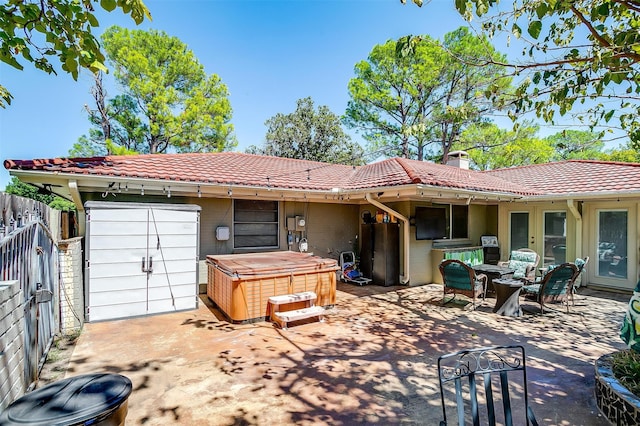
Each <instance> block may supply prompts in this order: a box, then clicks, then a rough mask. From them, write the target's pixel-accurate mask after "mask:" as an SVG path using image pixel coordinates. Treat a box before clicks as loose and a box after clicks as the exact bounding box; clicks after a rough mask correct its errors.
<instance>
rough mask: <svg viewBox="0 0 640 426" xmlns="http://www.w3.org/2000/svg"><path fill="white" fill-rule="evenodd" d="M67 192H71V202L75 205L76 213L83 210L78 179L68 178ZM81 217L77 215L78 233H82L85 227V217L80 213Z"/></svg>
mask: <svg viewBox="0 0 640 426" xmlns="http://www.w3.org/2000/svg"><path fill="white" fill-rule="evenodd" d="M68 186H69V193H70V194H71V199H72V200H73V204H74V205H75V206H76V209H77V210H78V213H80V212H84V206H83V205H82V197H80V190H78V181H76V180H70V181H69V182H68ZM82 216H83V218H82V219H81V218H80V215H79V214H78V215H77V220H78V234H79V235H84V231H85V229H86V218H85V217H84V215H82Z"/></svg>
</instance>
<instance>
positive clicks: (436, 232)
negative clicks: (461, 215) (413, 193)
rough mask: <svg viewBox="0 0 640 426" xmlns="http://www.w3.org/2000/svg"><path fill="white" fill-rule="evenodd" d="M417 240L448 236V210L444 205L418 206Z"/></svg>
mask: <svg viewBox="0 0 640 426" xmlns="http://www.w3.org/2000/svg"><path fill="white" fill-rule="evenodd" d="M415 218H416V240H438V239H441V238H446V237H447V211H446V209H445V208H444V207H416V216H415Z"/></svg>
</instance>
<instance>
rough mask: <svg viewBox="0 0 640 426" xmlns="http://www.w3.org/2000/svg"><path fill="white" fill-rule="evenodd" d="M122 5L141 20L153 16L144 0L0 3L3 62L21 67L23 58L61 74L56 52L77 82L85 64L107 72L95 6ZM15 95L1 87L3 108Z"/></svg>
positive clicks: (11, 0)
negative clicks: (57, 67)
mask: <svg viewBox="0 0 640 426" xmlns="http://www.w3.org/2000/svg"><path fill="white" fill-rule="evenodd" d="M98 3H99V7H101V8H103V9H105V10H107V11H112V10H114V9H116V8H119V9H121V10H122V12H124V13H125V14H127V15H130V16H131V18H132V19H133V20H134V21H135V22H136V23H137V24H139V23H141V22H142V21H143V20H144V19H145V18H147V19H151V15H150V14H149V11H148V10H147V7H146V6H145V5H144V3H143V2H142V0H101V1H98V0H83V1H78V0H53V1H33V0H8V1H5V2H3V3H2V4H1V5H0V60H2V62H4V63H6V64H9V65H11V66H12V67H14V68H17V69H19V70H22V69H23V68H24V65H23V64H24V62H31V63H33V65H34V66H35V67H36V68H38V69H40V70H43V71H45V72H47V73H50V74H51V73H54V74H55V73H56V70H55V67H54V64H52V63H51V62H50V61H51V58H52V57H54V56H57V57H58V59H59V60H60V63H61V68H62V70H63V71H65V72H68V73H69V74H71V76H72V77H73V78H74V79H75V80H77V79H78V73H79V71H80V69H81V68H87V69H89V70H91V71H93V72H97V71H99V70H106V67H105V65H104V55H103V53H102V52H101V51H100V44H99V43H98V40H97V39H96V38H95V36H94V35H93V32H92V31H93V29H94V28H96V27H98V25H99V23H98V19H97V18H96V16H95V14H94V10H95V5H96V4H98ZM11 99H12V96H11V94H10V93H9V91H7V89H6V88H4V87H3V86H0V107H3V108H4V107H5V106H6V105H7V104H10V103H11Z"/></svg>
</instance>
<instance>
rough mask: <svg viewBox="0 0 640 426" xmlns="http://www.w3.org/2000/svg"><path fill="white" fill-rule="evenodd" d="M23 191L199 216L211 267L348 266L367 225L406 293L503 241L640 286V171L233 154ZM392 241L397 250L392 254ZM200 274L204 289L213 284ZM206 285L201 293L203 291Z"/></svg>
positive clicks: (626, 286) (599, 281)
mask: <svg viewBox="0 0 640 426" xmlns="http://www.w3.org/2000/svg"><path fill="white" fill-rule="evenodd" d="M4 165H5V168H6V169H8V171H9V173H10V174H11V175H12V176H16V177H18V178H19V179H20V180H21V181H23V182H26V183H31V184H34V185H36V186H38V187H40V188H43V189H46V190H50V191H51V192H53V193H56V194H58V195H60V196H63V197H65V198H68V199H70V200H73V202H74V203H75V204H76V206H77V208H78V211H79V213H80V214H79V216H80V217H79V220H80V233H81V235H82V234H83V233H84V226H85V219H84V217H83V216H84V215H83V214H82V212H84V208H85V203H87V202H88V201H110V202H114V203H115V202H136V203H172V204H193V205H197V206H200V208H201V212H200V219H199V220H200V241H199V258H200V259H201V261H200V262H203V260H202V259H205V257H206V255H210V254H229V253H244V252H256V251H263V250H264V251H273V250H294V251H297V250H300V249H301V248H303V249H304V244H305V243H306V249H307V250H308V251H309V252H313V253H315V254H317V255H319V256H323V257H331V258H334V259H338V257H339V254H340V253H341V252H343V251H352V250H353V251H358V250H360V248H361V247H362V238H363V235H365V234H366V232H364V231H363V230H364V229H365V228H366V227H367V226H369V222H373V221H375V220H376V218H378V219H379V220H378V221H381V222H389V223H396V222H397V223H398V225H396V226H397V228H398V234H399V235H398V237H397V243H396V244H397V254H398V269H397V272H398V273H399V274H398V275H399V276H398V282H399V283H400V284H409V285H419V284H424V283H430V282H434V281H437V280H438V279H439V274H438V271H437V268H436V267H435V265H437V264H438V263H439V261H440V260H441V259H442V258H443V257H445V256H446V255H447V253H449V252H455V251H472V250H477V249H478V247H479V246H480V239H481V238H480V237H481V236H483V235H497V237H498V241H499V245H500V249H501V257H502V259H506V258H508V256H509V253H510V251H511V250H512V249H513V250H514V249H517V248H522V247H528V248H531V249H533V250H535V251H537V252H538V253H540V254H541V257H542V261H541V266H542V265H543V264H544V265H548V264H555V263H559V262H562V261H564V260H567V261H572V260H574V259H575V258H576V257H585V256H589V257H590V258H591V259H592V261H591V262H590V263H589V264H588V265H587V270H586V274H584V275H583V280H584V281H585V282H588V283H589V285H593V286H599V287H604V288H609V289H615V290H623V291H630V290H632V289H633V287H634V286H635V283H636V281H637V277H638V273H639V272H640V271H639V270H638V269H639V268H638V250H639V249H640V237H639V236H638V235H640V234H638V230H639V227H638V225H639V222H640V214H639V211H638V207H639V202H640V164H631V163H616V162H602V161H588V160H570V161H562V162H557V163H549V164H539V165H532V166H524V167H514V168H508V169H500V170H492V171H486V172H479V171H473V170H469V169H468V159H467V158H466V154H464V153H462V152H456V153H451V155H450V162H449V165H441V164H433V163H428V162H421V161H415V160H408V159H403V158H392V159H388V160H384V161H380V162H377V163H373V164H368V165H364V166H355V167H354V166H347V165H335V164H327V163H319V162H312V161H303V160H292V159H284V158H278V157H267V156H257V155H250V154H242V153H234V152H224V153H211V154H200V153H199V154H159V155H137V156H106V157H94V158H54V159H35V160H6V161H5V162H4ZM394 241H395V240H394ZM205 271H206V268H204V267H201V268H200V282H201V283H202V282H206V277H203V272H205ZM203 280H204V281H203Z"/></svg>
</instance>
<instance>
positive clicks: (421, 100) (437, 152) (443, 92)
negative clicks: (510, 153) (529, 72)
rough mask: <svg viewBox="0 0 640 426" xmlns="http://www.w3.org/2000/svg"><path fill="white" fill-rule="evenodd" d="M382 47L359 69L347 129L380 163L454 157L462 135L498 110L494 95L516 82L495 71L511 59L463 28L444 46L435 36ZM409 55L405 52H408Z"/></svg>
mask: <svg viewBox="0 0 640 426" xmlns="http://www.w3.org/2000/svg"><path fill="white" fill-rule="evenodd" d="M412 41H413V43H412V44H411V48H410V49H405V48H406V47H407V46H408V45H407V43H406V40H405V39H401V40H399V41H397V42H396V41H393V40H390V41H388V42H387V43H385V44H383V45H377V46H374V48H373V50H372V51H371V53H370V54H369V57H368V58H367V60H366V61H361V62H359V63H358V64H356V66H355V74H356V76H355V77H354V78H353V79H351V81H350V82H349V94H350V96H351V100H350V101H349V104H348V106H347V111H346V113H345V117H344V122H345V124H347V125H348V126H349V127H351V128H355V129H357V131H359V132H361V133H362V134H363V137H364V138H365V139H366V140H367V141H368V142H369V143H370V144H371V147H372V149H373V150H374V152H376V154H378V155H385V156H401V157H406V158H417V159H419V160H422V159H423V158H425V157H427V156H432V157H435V156H438V157H440V156H446V154H447V153H448V151H449V149H450V147H451V145H452V144H453V142H454V141H455V140H456V138H457V137H458V135H459V134H460V132H461V131H462V130H463V129H464V128H465V127H466V126H469V125H471V124H473V123H477V122H480V121H482V120H483V117H484V116H486V115H487V114H489V113H491V112H492V111H493V110H494V109H495V108H496V106H497V105H498V103H499V101H500V99H499V97H498V96H493V97H491V98H486V97H484V96H482V94H483V93H485V92H486V91H488V90H490V89H491V90H494V92H496V93H497V92H498V91H499V90H498V88H499V89H500V90H502V91H503V92H507V91H508V88H509V85H510V82H509V79H504V78H501V75H500V74H499V72H498V71H499V70H500V68H499V67H497V66H494V65H490V64H489V65H487V62H489V61H498V60H501V58H503V56H502V55H500V54H499V53H497V52H496V51H495V49H494V48H493V47H492V46H491V44H490V43H488V40H487V39H486V38H485V37H477V36H475V35H473V34H471V32H470V31H469V30H468V29H467V28H465V27H461V28H459V29H457V30H455V31H453V32H450V33H448V34H446V35H445V37H444V41H443V42H439V41H437V40H433V39H432V38H430V37H429V36H421V37H419V38H414V39H412ZM403 49H404V50H403Z"/></svg>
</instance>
